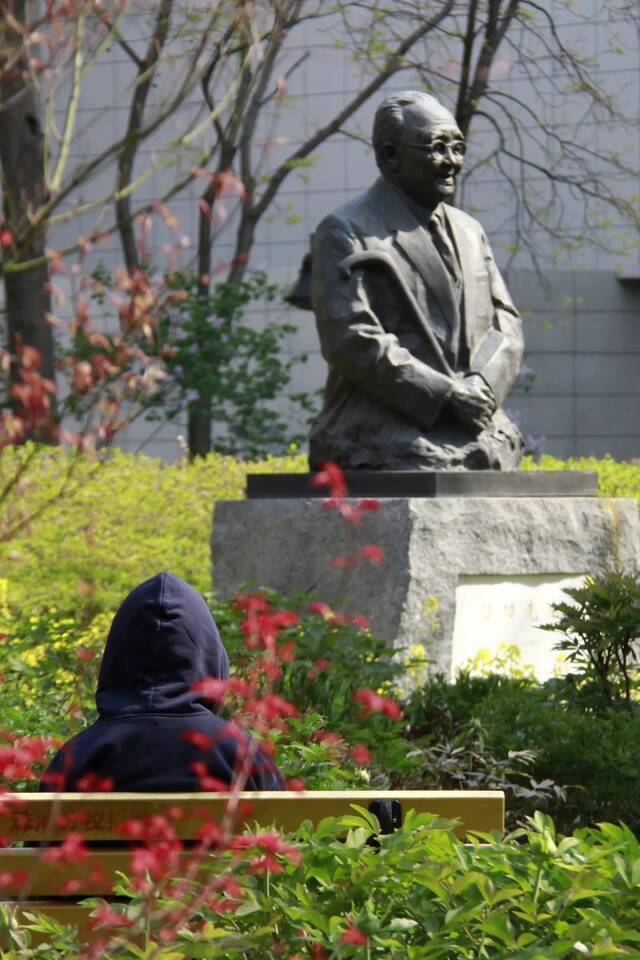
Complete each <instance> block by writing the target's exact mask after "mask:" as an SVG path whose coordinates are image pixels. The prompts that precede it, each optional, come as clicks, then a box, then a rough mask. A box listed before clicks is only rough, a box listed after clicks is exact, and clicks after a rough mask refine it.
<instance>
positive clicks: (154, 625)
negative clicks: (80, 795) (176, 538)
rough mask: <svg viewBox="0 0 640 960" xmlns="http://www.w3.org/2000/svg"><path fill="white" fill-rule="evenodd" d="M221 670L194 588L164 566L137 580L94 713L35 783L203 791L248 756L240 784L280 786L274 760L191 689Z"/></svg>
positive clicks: (122, 612) (228, 779) (224, 665)
mask: <svg viewBox="0 0 640 960" xmlns="http://www.w3.org/2000/svg"><path fill="white" fill-rule="evenodd" d="M228 675H229V658H228V656H227V652H226V650H225V648H224V646H223V644H222V642H221V640H220V636H219V634H218V629H217V627H216V625H215V622H214V620H213V617H212V616H211V614H210V612H209V610H208V608H207V605H206V604H205V602H204V600H203V599H202V597H201V596H200V594H199V593H197V592H196V590H194V589H193V587H191V586H189V584H188V583H185V581H184V580H181V579H180V577H176V576H174V575H173V574H171V573H159V574H156V576H155V577H151V579H150V580H146V581H145V582H144V583H141V584H140V585H139V586H137V587H136V588H135V589H134V590H133V591H132V592H131V593H130V594H129V596H128V597H127V598H126V599H125V600H124V602H123V603H122V605H121V606H120V608H119V610H118V612H117V613H116V615H115V617H114V619H113V623H112V625H111V630H110V631H109V636H108V638H107V643H106V646H105V650H104V654H103V657H102V663H101V666H100V675H99V678H98V689H97V691H96V705H97V708H98V719H97V720H96V722H95V723H93V724H91V726H90V727H88V728H87V729H86V730H83V731H82V732H81V733H79V734H77V735H76V736H75V737H73V738H72V739H71V740H69V741H67V743H65V744H64V746H63V747H61V749H60V750H59V751H58V753H57V754H56V756H55V757H54V758H53V760H52V762H51V763H50V765H49V767H48V768H47V770H46V771H45V773H44V775H43V777H42V781H41V783H40V789H41V790H45V791H46V790H72V791H73V790H91V789H92V787H91V784H92V783H94V784H95V783H97V782H98V781H99V780H102V781H104V780H105V779H106V780H107V782H108V785H109V788H110V789H111V790H140V791H154V790H175V791H194V790H201V789H203V788H204V787H203V785H206V780H205V779H203V774H204V777H210V778H213V779H214V780H217V781H220V782H222V783H224V784H229V785H230V784H231V783H232V782H233V781H234V780H235V778H236V776H237V774H238V771H239V769H240V768H241V767H242V765H243V758H245V757H247V756H249V758H250V771H249V776H248V778H247V780H246V784H245V786H244V789H246V790H284V783H283V780H282V777H281V775H280V773H279V771H278V769H277V767H276V766H275V764H274V762H273V760H271V758H270V757H268V756H267V754H266V753H265V752H264V751H263V750H262V749H261V748H259V747H258V746H257V745H256V744H255V743H252V742H251V741H250V740H249V738H248V737H247V736H246V735H245V734H244V733H242V731H240V730H238V729H237V728H236V727H232V726H231V724H229V723H227V722H226V721H224V720H222V719H221V718H220V717H218V716H216V713H215V705H212V703H211V701H210V700H207V699H205V698H203V696H202V694H201V693H199V692H198V691H197V690H194V684H196V683H197V681H199V680H203V679H204V678H205V677H214V678H216V679H220V680H225V679H226V678H227V677H228ZM248 749H250V753H249V754H248V753H247V750H248ZM203 763H204V764H205V766H204V767H203ZM103 787H104V783H103ZM93 789H95V786H94V787H93Z"/></svg>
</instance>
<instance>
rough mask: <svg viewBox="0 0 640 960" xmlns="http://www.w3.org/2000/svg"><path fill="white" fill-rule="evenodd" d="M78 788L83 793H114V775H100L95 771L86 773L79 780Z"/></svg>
mask: <svg viewBox="0 0 640 960" xmlns="http://www.w3.org/2000/svg"><path fill="white" fill-rule="evenodd" d="M77 786H78V790H80V791H81V792H83V793H112V792H113V790H114V788H115V780H114V779H113V777H99V776H97V774H95V773H85V775H84V777H80V779H79V780H78V784H77Z"/></svg>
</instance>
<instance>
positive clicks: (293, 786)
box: [284, 777, 307, 793]
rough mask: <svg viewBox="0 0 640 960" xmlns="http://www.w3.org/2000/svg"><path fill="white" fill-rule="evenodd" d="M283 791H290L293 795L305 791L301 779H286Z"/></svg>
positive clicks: (304, 785)
mask: <svg viewBox="0 0 640 960" xmlns="http://www.w3.org/2000/svg"><path fill="white" fill-rule="evenodd" d="M284 786H285V790H292V791H294V792H295V793H304V791H305V790H306V789H307V787H306V784H305V782H304V780H303V779H302V777H287V778H285V781H284Z"/></svg>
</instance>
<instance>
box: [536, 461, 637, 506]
mask: <svg viewBox="0 0 640 960" xmlns="http://www.w3.org/2000/svg"><path fill="white" fill-rule="evenodd" d="M520 469H521V470H593V471H595V473H597V474H598V485H599V491H600V496H601V497H631V498H633V499H635V500H639V499H640V463H630V462H629V461H625V460H622V461H618V460H614V459H613V457H611V456H609V455H607V456H605V457H602V459H598V458H597V457H569V458H568V459H567V460H557V459H556V458H555V457H551V456H549V455H548V454H545V455H544V456H542V457H540V459H539V460H537V461H536V460H534V459H533V457H525V458H524V460H523V461H522V463H521V465H520Z"/></svg>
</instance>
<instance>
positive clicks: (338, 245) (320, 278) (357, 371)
mask: <svg viewBox="0 0 640 960" xmlns="http://www.w3.org/2000/svg"><path fill="white" fill-rule="evenodd" d="M362 249H364V246H363V243H362V242H361V241H360V240H359V239H358V237H357V236H356V234H355V232H353V231H352V230H350V228H349V225H348V224H346V223H344V222H343V221H341V220H339V219H338V218H336V217H328V218H327V219H326V220H324V221H323V222H322V223H321V224H320V226H319V227H318V229H317V230H316V233H315V237H314V244H313V275H312V302H313V309H314V312H315V315H316V322H317V325H318V335H319V338H320V347H321V350H322V355H323V357H324V358H325V360H326V361H327V363H328V364H329V365H330V366H331V367H332V368H334V369H335V370H336V371H337V372H338V373H339V374H340V375H341V376H342V377H344V379H345V380H347V381H348V382H351V383H353V384H355V385H356V386H358V387H359V388H360V389H362V390H364V391H366V392H367V393H369V394H370V395H371V396H372V397H374V398H375V399H377V400H379V401H381V402H382V403H383V404H384V405H385V406H388V407H391V408H393V409H395V410H397V411H398V412H400V413H402V414H404V415H405V416H407V417H409V418H411V419H412V420H413V421H415V422H416V423H418V424H419V425H420V426H421V427H424V428H429V427H431V426H432V424H433V423H434V421H435V420H436V419H437V417H438V414H439V413H440V410H441V409H442V406H443V405H444V403H445V402H446V400H447V399H448V397H449V394H450V393H451V389H452V382H451V380H450V378H449V377H447V376H446V375H445V374H443V373H440V371H438V370H435V369H434V368H433V367H430V366H429V365H428V364H426V363H423V362H422V361H421V360H418V358H417V357H415V356H414V355H413V354H412V353H410V352H409V350H407V349H406V348H405V347H403V346H402V345H401V344H400V342H399V341H398V338H397V337H396V336H395V334H393V333H390V332H388V330H386V329H385V324H384V317H378V316H377V315H376V313H375V312H374V310H373V309H372V306H371V303H370V298H369V295H368V293H367V282H366V277H367V270H370V269H372V268H371V267H367V266H365V265H363V266H362V267H360V268H355V269H354V270H353V271H352V272H351V273H350V275H348V276H347V275H345V273H344V272H343V271H342V270H341V269H340V264H341V262H342V261H343V260H344V259H345V258H346V257H348V256H349V255H350V254H352V253H355V252H358V251H360V250H362ZM373 269H375V268H373ZM390 282H391V281H390Z"/></svg>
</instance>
